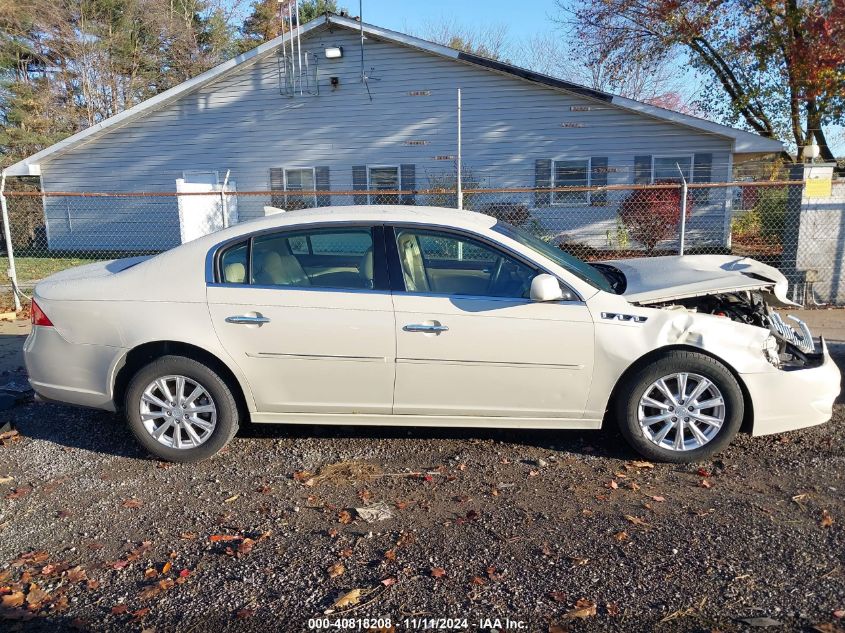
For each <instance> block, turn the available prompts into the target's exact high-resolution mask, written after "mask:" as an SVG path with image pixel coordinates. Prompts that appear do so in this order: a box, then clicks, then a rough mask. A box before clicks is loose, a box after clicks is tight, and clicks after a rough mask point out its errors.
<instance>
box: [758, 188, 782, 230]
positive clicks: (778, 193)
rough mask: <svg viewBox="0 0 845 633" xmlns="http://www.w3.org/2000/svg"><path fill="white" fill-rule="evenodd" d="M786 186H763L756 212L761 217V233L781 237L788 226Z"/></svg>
mask: <svg viewBox="0 0 845 633" xmlns="http://www.w3.org/2000/svg"><path fill="white" fill-rule="evenodd" d="M788 195H789V192H788V191H787V188H786V187H777V188H773V187H762V191H761V192H760V195H759V198H758V199H757V203H756V204H755V205H754V212H755V214H756V215H757V217H758V218H759V222H760V233H761V234H762V235H763V236H765V237H779V236H780V235H781V233H783V229H784V227H785V226H786V202H787V196H788Z"/></svg>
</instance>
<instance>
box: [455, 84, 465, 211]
mask: <svg viewBox="0 0 845 633" xmlns="http://www.w3.org/2000/svg"><path fill="white" fill-rule="evenodd" d="M457 163H458V165H457V167H458V176H457V180H456V183H457V188H458V191H457V194H458V209H463V208H464V191H463V182H462V181H463V174H461V89H460V88H458V160H457Z"/></svg>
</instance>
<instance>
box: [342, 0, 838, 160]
mask: <svg viewBox="0 0 845 633" xmlns="http://www.w3.org/2000/svg"><path fill="white" fill-rule="evenodd" d="M338 4H339V5H340V6H342V7H344V8H346V9H348V10H349V13H350V14H351V15H358V0H341V1H340V2H338ZM559 13H560V10H559V8H558V6H557V2H555V0H521V1H520V2H519V3H518V4H516V3H514V2H512V1H511V0H484V2H481V1H480V0H363V14H364V21H365V22H369V23H370V24H376V25H378V26H382V27H385V28H388V29H393V30H397V31H402V32H405V33H407V32H409V31H414V32H420V31H424V29H425V25H426V24H432V23H433V24H437V23H442V22H451V23H454V24H457V25H460V26H466V27H473V26H478V25H491V26H497V27H498V26H499V25H502V24H504V25H506V26H507V31H508V36H509V39H510V40H511V41H513V42H517V41H521V40H527V39H529V38H530V37H532V36H535V35H540V34H551V33H559V31H557V30H556V24H555V23H554V18H555V17H556V16H557V15H558V14H559ZM700 81H701V78H700V77H698V76H696V75H695V74H693V73H691V72H689V73H688V74H686V75H685V77H684V78H683V80H682V83H681V92H683V93H685V96H686V97H687V98H690V97H691V96H694V95H696V94H697V92H698V85H697V84H698V83H699V82H700ZM826 132H827V137H828V142H829V143H830V144H831V146H832V149H833V151H834V154H836V155H837V156H842V155H845V129H844V128H842V127H838V126H830V127H828V128H826Z"/></svg>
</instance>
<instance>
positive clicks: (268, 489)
mask: <svg viewBox="0 0 845 633" xmlns="http://www.w3.org/2000/svg"><path fill="white" fill-rule="evenodd" d="M255 492H258V493H260V494H262V495H269V494H270V493H271V492H273V489H272V488H271V487H270V486H268V485H266V484H265V485H263V486H258V488H256V489H255Z"/></svg>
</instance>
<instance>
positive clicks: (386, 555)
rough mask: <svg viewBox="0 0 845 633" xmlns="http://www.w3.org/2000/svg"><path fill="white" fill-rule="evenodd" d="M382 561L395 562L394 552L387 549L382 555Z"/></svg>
mask: <svg viewBox="0 0 845 633" xmlns="http://www.w3.org/2000/svg"><path fill="white" fill-rule="evenodd" d="M384 560H396V550H395V549H389V550H387V551H386V552H385V553H384Z"/></svg>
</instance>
